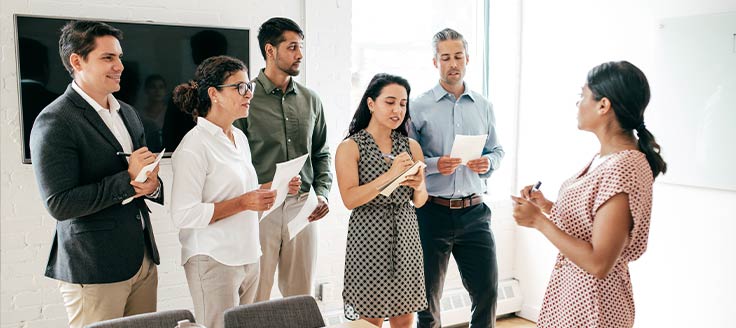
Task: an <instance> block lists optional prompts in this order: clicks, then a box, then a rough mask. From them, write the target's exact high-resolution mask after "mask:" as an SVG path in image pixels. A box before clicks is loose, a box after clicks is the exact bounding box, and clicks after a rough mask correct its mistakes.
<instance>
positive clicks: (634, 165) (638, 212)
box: [592, 153, 654, 261]
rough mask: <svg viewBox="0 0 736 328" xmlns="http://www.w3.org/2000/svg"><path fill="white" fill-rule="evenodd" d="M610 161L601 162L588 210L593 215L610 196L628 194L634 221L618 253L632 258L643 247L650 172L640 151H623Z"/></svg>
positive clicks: (648, 210)
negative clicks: (620, 252) (592, 198)
mask: <svg viewBox="0 0 736 328" xmlns="http://www.w3.org/2000/svg"><path fill="white" fill-rule="evenodd" d="M637 155H641V156H637ZM611 161H612V162H611V163H608V164H604V165H607V167H605V168H604V170H603V172H602V174H601V179H600V182H599V184H598V192H597V194H596V196H595V199H594V202H593V213H592V214H593V217H595V215H596V213H597V212H598V209H599V208H600V207H601V206H602V205H603V204H605V203H606V202H607V201H608V200H609V199H611V197H613V196H615V195H617V194H619V193H625V194H627V195H628V200H629V211H630V212H631V217H632V219H633V221H634V222H633V227H632V228H631V232H630V233H629V243H628V244H627V246H626V247H625V248H624V251H623V253H622V254H621V257H622V258H623V259H625V260H627V261H633V260H636V259H638V258H639V257H640V256H641V255H642V254H643V253H644V251H645V250H646V247H647V240H648V238H649V222H650V218H651V208H652V183H653V182H654V181H653V176H652V172H651V169H650V168H649V164H648V163H647V161H646V157H644V156H643V154H641V153H633V154H625V155H623V156H621V157H620V158H612V159H611Z"/></svg>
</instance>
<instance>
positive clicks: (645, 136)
mask: <svg viewBox="0 0 736 328" xmlns="http://www.w3.org/2000/svg"><path fill="white" fill-rule="evenodd" d="M636 134H637V136H638V137H639V142H638V144H639V150H640V151H641V152H642V153H644V155H646V157H647V162H649V167H650V168H651V169H652V174H653V175H654V178H656V177H657V176H658V175H659V174H660V173H667V163H665V161H664V159H663V158H662V155H660V154H659V153H660V151H661V149H660V147H659V144H658V143H657V141H656V140H654V135H652V133H651V132H649V130H647V128H646V126H644V123H642V124H639V126H638V127H637V128H636Z"/></svg>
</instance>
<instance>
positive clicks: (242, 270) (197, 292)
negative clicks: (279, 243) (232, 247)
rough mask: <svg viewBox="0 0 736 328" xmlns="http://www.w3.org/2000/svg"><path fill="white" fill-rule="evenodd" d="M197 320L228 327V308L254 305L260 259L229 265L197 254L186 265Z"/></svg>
mask: <svg viewBox="0 0 736 328" xmlns="http://www.w3.org/2000/svg"><path fill="white" fill-rule="evenodd" d="M184 272H185V273H186V275H187V283H188V284H189V292H190V293H191V294H192V301H193V302H194V316H195V317H196V318H197V323H200V324H203V325H205V326H207V328H223V327H224V326H225V316H224V315H225V310H227V309H230V308H233V307H235V306H238V305H243V304H251V303H253V299H254V298H255V295H256V284H257V282H258V262H256V263H252V264H246V265H239V266H229V265H224V264H222V263H220V262H217V261H216V260H215V259H213V258H211V257H209V256H207V255H195V256H192V257H190V258H189V259H188V260H187V263H185V264H184Z"/></svg>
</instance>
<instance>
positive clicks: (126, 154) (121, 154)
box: [115, 151, 130, 156]
mask: <svg viewBox="0 0 736 328" xmlns="http://www.w3.org/2000/svg"><path fill="white" fill-rule="evenodd" d="M115 155H118V156H130V154H128V153H126V152H122V151H119V152H117V153H115Z"/></svg>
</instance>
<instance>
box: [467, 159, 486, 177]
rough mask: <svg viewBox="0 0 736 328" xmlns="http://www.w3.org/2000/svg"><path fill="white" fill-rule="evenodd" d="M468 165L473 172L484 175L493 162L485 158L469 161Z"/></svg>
mask: <svg viewBox="0 0 736 328" xmlns="http://www.w3.org/2000/svg"><path fill="white" fill-rule="evenodd" d="M467 165H468V168H469V169H470V170H472V171H473V172H475V173H478V174H483V173H486V172H488V169H489V168H491V160H489V159H488V157H485V156H483V157H481V158H476V159H471V160H469V161H468V164H467Z"/></svg>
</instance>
